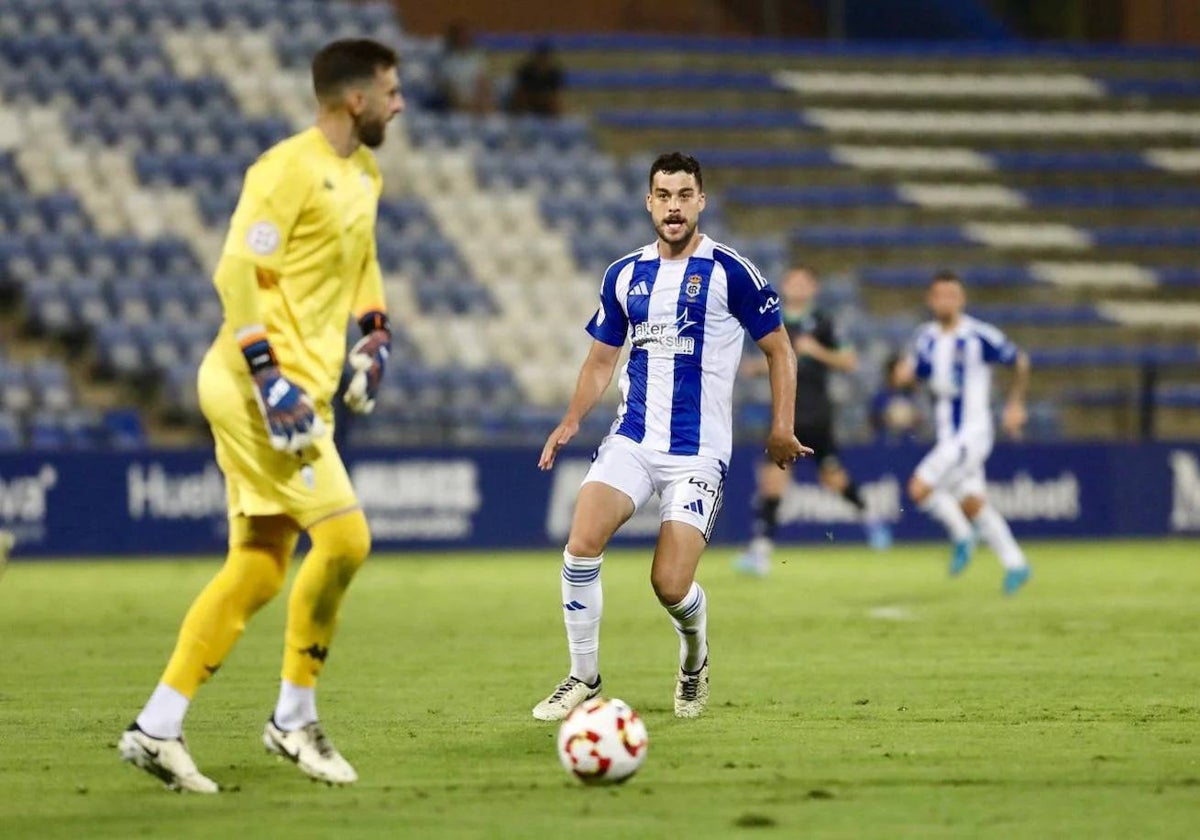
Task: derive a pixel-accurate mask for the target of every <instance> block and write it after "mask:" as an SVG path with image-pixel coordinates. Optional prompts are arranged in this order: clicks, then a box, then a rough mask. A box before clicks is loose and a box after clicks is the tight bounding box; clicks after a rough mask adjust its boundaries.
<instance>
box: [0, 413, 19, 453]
mask: <svg viewBox="0 0 1200 840" xmlns="http://www.w3.org/2000/svg"><path fill="white" fill-rule="evenodd" d="M24 443H25V442H24V435H22V434H21V421H20V420H19V419H18V418H17V416H16V415H15V414H13V413H11V412H8V411H0V452H19V451H20V450H21V449H23V448H24Z"/></svg>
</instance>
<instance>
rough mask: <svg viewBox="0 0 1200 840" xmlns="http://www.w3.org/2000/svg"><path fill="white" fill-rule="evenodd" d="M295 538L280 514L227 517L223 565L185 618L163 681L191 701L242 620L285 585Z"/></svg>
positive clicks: (232, 640) (227, 648)
mask: <svg viewBox="0 0 1200 840" xmlns="http://www.w3.org/2000/svg"><path fill="white" fill-rule="evenodd" d="M298 536H299V533H298V529H297V528H296V526H295V525H294V524H293V523H292V522H291V520H290V519H287V518H285V517H282V516H272V517H255V518H254V519H248V518H246V517H236V518H234V519H232V520H230V534H229V555H228V557H227V558H226V560H225V565H224V566H222V567H221V571H220V572H218V573H217V576H216V577H214V578H213V579H212V580H211V581H209V583H208V586H206V587H204V590H203V591H202V592H201V593H200V594H199V595H198V596H197V597H196V600H195V601H193V602H192V606H191V608H190V609H189V610H188V612H187V615H186V616H185V617H184V619H183V626H182V627H181V628H180V630H179V639H178V641H177V642H176V643H175V652H174V653H172V654H171V660H170V661H169V662H168V663H167V668H166V671H164V672H163V677H162V682H163V683H165V684H166V685H168V686H170V687H171V688H173V689H175V690H176V691H178V692H179V693H180V694H182V695H183V696H184V697H187V698H189V699H190V698H191V697H192V696H194V695H195V693H196V690H197V689H198V688H199V687H200V685H201V684H202V683H203V682H204V681H205V680H207V679H208V678H209V677H210V676H212V675H213V674H214V673H216V671H217V669H218V668H219V667H221V663H222V662H223V661H224V660H225V657H226V656H227V655H228V654H229V651H230V650H231V649H232V648H233V646H234V644H235V643H236V642H237V640H238V638H239V637H240V636H241V635H242V631H243V630H244V629H245V628H246V621H247V620H248V619H249V618H250V616H252V615H254V613H255V612H257V611H258V609H259V608H260V607H262V606H263V604H265V603H267V602H268V601H270V600H271V599H272V598H274V597H275V595H276V594H277V593H278V592H279V590H280V589H281V588H282V587H283V582H284V579H285V577H286V575H287V567H288V561H289V560H290V559H291V556H292V552H293V551H294V550H295V548H296V539H297V537H298Z"/></svg>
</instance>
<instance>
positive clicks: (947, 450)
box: [916, 436, 992, 499]
mask: <svg viewBox="0 0 1200 840" xmlns="http://www.w3.org/2000/svg"><path fill="white" fill-rule="evenodd" d="M991 454H992V440H991V438H990V437H979V438H974V439H972V438H970V437H966V436H955V437H952V438H948V439H947V440H943V441H938V443H937V445H936V446H934V447H933V449H931V450H929V454H927V455H926V456H925V457H924V458H922V459H921V463H919V464H917V469H916V476H917V478H919V479H921V481H923V482H925V483H926V484H928V485H929V486H930V487H932V488H934V489H935V490H944V491H945V492H947V493H949V494H950V495H951V496H953V497H954V498H956V499H965V498H966V497H968V496H979V497H981V498H982V497H983V496H984V494H985V493H986V491H987V476H986V475H985V474H984V469H983V466H984V464H985V463H986V462H987V459H988V456H989V455H991Z"/></svg>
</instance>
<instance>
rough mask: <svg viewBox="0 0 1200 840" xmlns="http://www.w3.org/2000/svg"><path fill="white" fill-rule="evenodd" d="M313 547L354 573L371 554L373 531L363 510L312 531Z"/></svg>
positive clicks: (321, 525)
mask: <svg viewBox="0 0 1200 840" xmlns="http://www.w3.org/2000/svg"><path fill="white" fill-rule="evenodd" d="M312 538H313V546H314V547H317V546H320V548H321V549H322V550H323V552H324V553H325V554H326V555H327V556H328V557H331V558H333V559H334V560H335V561H336V562H337V563H338V564H339V565H340V566H342V567H344V568H346V569H348V570H350V571H354V570H356V569H357V568H358V567H359V566H361V565H362V564H363V561H364V560H366V559H367V555H369V554H370V553H371V529H370V527H369V526H368V525H367V518H366V516H364V515H363V512H362V511H361V510H356V511H353V512H351V513H348V514H345V515H344V516H339V517H337V518H336V519H331V520H329V521H328V522H323V523H321V524H320V525H319V526H317V527H316V528H314V529H313V531H312Z"/></svg>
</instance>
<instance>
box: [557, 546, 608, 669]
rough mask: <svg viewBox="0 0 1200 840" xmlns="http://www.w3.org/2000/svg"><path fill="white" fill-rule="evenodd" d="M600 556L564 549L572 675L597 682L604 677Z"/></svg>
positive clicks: (564, 597) (565, 618)
mask: <svg viewBox="0 0 1200 840" xmlns="http://www.w3.org/2000/svg"><path fill="white" fill-rule="evenodd" d="M603 561H604V555H603V554H601V555H600V556H599V557H576V556H575V555H573V554H569V553H568V552H566V551H564V552H563V568H562V606H563V623H564V624H566V625H567V646H568V647H569V648H570V650H571V676H573V677H575V678H577V679H581V680H583V681H584V682H585V683H587V684H588V685H595V683H596V680H598V679H599V678H600V618H601V616H602V615H603V614H604V589H603V587H602V586H601V585H600V564H601V563H602V562H603Z"/></svg>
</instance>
